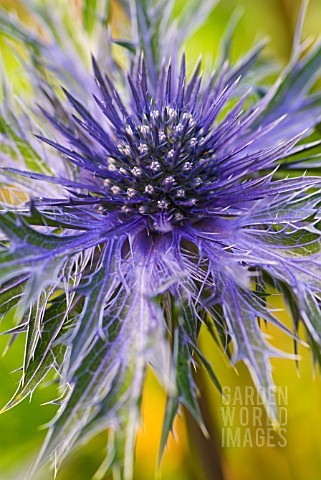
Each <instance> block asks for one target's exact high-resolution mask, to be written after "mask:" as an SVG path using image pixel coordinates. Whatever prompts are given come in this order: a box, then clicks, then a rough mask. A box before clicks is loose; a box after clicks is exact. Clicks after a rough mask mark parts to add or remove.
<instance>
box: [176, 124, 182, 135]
mask: <svg viewBox="0 0 321 480" xmlns="http://www.w3.org/2000/svg"><path fill="white" fill-rule="evenodd" d="M183 128H184V127H183V125H182V124H181V123H179V124H178V125H177V126H176V127H175V132H176V133H182V131H183Z"/></svg>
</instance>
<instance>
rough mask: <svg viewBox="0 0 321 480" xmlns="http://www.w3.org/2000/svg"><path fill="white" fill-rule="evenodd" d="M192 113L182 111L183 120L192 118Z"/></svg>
mask: <svg viewBox="0 0 321 480" xmlns="http://www.w3.org/2000/svg"><path fill="white" fill-rule="evenodd" d="M192 118H193V115H192V114H191V113H187V112H185V113H183V120H192Z"/></svg>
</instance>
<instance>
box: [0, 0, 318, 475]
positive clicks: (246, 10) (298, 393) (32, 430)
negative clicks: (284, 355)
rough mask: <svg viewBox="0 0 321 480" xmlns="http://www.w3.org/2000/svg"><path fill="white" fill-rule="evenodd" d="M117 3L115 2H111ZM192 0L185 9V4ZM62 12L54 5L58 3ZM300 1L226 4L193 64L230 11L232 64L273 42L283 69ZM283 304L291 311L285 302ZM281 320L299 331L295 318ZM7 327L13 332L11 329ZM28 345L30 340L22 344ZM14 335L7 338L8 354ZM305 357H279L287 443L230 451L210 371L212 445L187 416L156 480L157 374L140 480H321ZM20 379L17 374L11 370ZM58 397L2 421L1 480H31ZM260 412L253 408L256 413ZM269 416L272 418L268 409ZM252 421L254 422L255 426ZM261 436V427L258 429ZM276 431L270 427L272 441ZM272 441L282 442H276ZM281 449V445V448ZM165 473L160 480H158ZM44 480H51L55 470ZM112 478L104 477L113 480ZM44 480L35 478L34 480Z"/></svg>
mask: <svg viewBox="0 0 321 480" xmlns="http://www.w3.org/2000/svg"><path fill="white" fill-rule="evenodd" d="M112 1H114V0H112ZM183 3H184V0H180V1H179V2H178V7H177V8H179V6H180V5H182V4H183ZM0 5H1V6H5V7H7V8H15V7H17V8H19V2H18V1H13V0H0ZM52 5H53V8H55V1H54V0H53V1H52ZM299 5H300V1H299V0H221V2H220V3H219V5H218V6H217V7H216V8H215V10H214V12H213V14H212V15H211V16H210V18H209V19H208V20H207V21H206V23H205V25H204V26H203V27H202V28H201V29H200V30H199V31H198V32H196V33H195V34H194V35H193V37H192V39H191V40H190V41H189V42H188V44H187V46H186V50H187V55H188V59H189V60H190V61H191V63H192V61H193V60H194V59H196V58H197V57H198V56H199V54H200V53H203V55H204V58H205V60H206V62H207V63H210V62H211V61H212V59H213V58H215V55H216V53H217V46H218V43H219V39H220V37H221V35H222V33H223V31H224V29H225V27H226V23H227V21H228V19H229V17H230V15H231V13H232V12H233V11H234V10H235V9H236V8H238V9H240V10H241V11H243V16H242V17H241V19H240V22H239V25H238V27H237V30H236V34H235V41H234V48H233V57H234V58H235V59H236V58H237V57H238V56H239V55H240V54H241V53H242V52H245V51H246V50H247V49H248V48H249V47H250V46H251V45H253V43H255V42H256V41H257V40H259V39H261V38H264V37H269V38H270V42H269V44H268V46H267V48H266V50H265V55H266V56H267V57H269V58H273V59H274V60H278V61H279V62H280V63H281V64H284V63H285V62H286V61H287V59H288V58H289V54H290V52H291V44H292V38H293V32H294V28H295V22H296V17H297V13H298V9H299ZM320 25H321V2H320V0H311V1H310V5H309V8H308V12H307V18H306V21H305V27H304V37H305V38H306V37H308V36H309V35H312V37H314V38H315V37H317V36H318V35H319V33H320ZM0 46H1V49H2V54H3V55H4V56H5V57H6V61H7V62H8V65H9V68H10V72H9V80H10V82H11V83H12V84H13V85H14V88H15V89H16V90H17V91H18V92H20V93H21V92H23V91H24V89H26V88H27V87H26V84H25V83H24V81H23V80H22V69H21V66H20V65H19V63H18V62H16V60H15V59H14V58H13V57H12V56H11V55H10V50H9V49H8V47H6V46H5V45H4V44H3V43H2V44H0ZM275 304H276V306H278V307H280V308H281V307H282V305H281V304H280V300H279V299H278V298H277V297H276V298H275ZM280 317H282V320H283V321H285V322H287V323H288V324H290V322H289V319H288V318H287V316H286V313H285V312H283V313H280ZM4 328H5V326H4ZM267 334H268V335H269V336H270V338H271V342H272V343H273V345H275V346H277V347H279V348H282V349H284V350H286V351H288V352H292V351H293V344H292V340H291V339H289V338H287V337H286V336H285V335H283V334H281V333H280V332H278V331H276V330H275V329H274V328H269V330H268V332H267ZM20 340H21V341H20ZM20 340H17V341H16V342H15V343H14V344H13V346H12V347H11V349H10V350H9V351H8V352H7V353H6V355H5V356H4V357H3V358H2V359H1V362H0V375H1V376H0V379H1V386H0V404H1V405H4V404H5V403H6V402H7V401H8V399H9V398H10V396H11V395H12V393H13V391H14V388H15V386H17V384H18V381H19V377H20V374H19V372H13V371H14V370H16V369H18V368H19V367H20V366H21V362H22V355H23V342H22V339H20ZM6 341H7V339H6V338H3V337H1V338H0V348H1V351H3V350H4V349H5V346H6ZM201 345H202V347H203V349H204V351H205V352H206V354H207V355H208V357H209V358H210V360H211V362H212V363H213V366H214V369H215V371H216V372H218V376H219V379H220V381H221V384H222V385H223V386H228V387H230V388H231V389H232V391H233V389H234V391H235V389H236V387H238V386H241V387H242V388H244V387H246V386H251V385H252V382H251V379H250V376H249V373H248V372H247V369H246V367H245V366H244V365H241V364H240V365H237V371H236V370H234V369H233V368H231V367H230V366H228V365H227V362H226V359H224V357H223V355H222V354H221V352H219V351H218V349H217V348H216V346H215V345H214V344H213V343H212V342H211V340H210V339H209V338H208V335H207V334H206V332H205V331H203V332H202V334H201ZM299 353H300V356H301V359H300V361H299V370H300V374H299V375H298V371H297V367H296V365H295V362H293V361H290V360H282V359H279V360H275V361H274V362H273V373H274V379H275V381H276V384H277V385H279V386H281V387H283V388H287V389H288V401H287V405H286V413H287V419H286V420H287V422H286V425H285V428H286V433H285V438H286V443H287V444H286V446H285V447H280V446H277V445H271V446H266V445H265V446H263V447H260V446H255V445H253V446H237V447H229V448H224V447H222V439H221V435H222V428H223V420H224V411H225V412H226V408H227V407H225V406H224V405H223V403H222V399H221V397H220V395H219V393H218V392H217V391H216V390H215V388H214V387H213V386H212V385H211V384H210V382H209V381H208V379H207V378H206V376H205V375H204V374H203V372H198V374H197V375H198V384H199V388H200V396H201V397H200V401H201V406H202V409H203V413H204V417H205V419H206V423H207V427H208V430H209V432H210V433H211V439H210V440H205V439H204V438H203V437H202V435H201V434H200V432H199V431H198V429H197V427H195V425H194V424H193V421H192V420H191V419H190V418H189V417H188V416H186V415H185V413H184V412H183V411H182V412H181V415H180V418H179V419H178V420H177V421H176V423H175V429H174V437H175V438H171V439H170V441H169V443H168V446H167V448H166V452H165V455H164V460H163V463H162V466H161V469H160V472H158V473H157V474H155V466H156V461H157V451H158V446H159V438H160V432H161V422H162V417H163V413H164V407H165V397H164V394H163V392H162V391H161V388H160V387H159V385H158V383H157V381H156V379H155V378H154V377H153V376H152V374H149V376H148V379H147V384H146V390H145V394H144V399H143V426H142V428H141V431H140V433H139V438H138V444H137V464H136V471H135V479H136V480H151V479H153V478H160V479H162V480H172V479H174V480H210V479H211V480H223V479H224V480H252V479H253V480H256V479H260V480H271V479H273V480H319V479H320V478H321V441H320V431H321V378H320V374H319V372H318V371H314V370H313V366H312V364H311V358H310V354H309V351H308V350H307V348H305V347H304V346H300V347H299ZM12 372H13V373H12ZM55 394H56V391H55V386H54V385H48V386H47V387H46V388H42V389H40V390H38V392H36V393H35V395H34V397H33V398H32V400H31V402H28V401H24V402H22V403H21V404H20V405H19V406H18V407H16V408H15V409H14V410H11V411H9V412H7V413H5V414H4V415H2V416H0V452H1V453H0V480H22V479H23V478H24V476H25V474H26V472H27V470H28V468H29V467H30V465H31V464H32V461H33V460H34V459H35V457H36V454H37V451H38V450H39V448H40V446H41V443H42V441H43V439H44V436H45V430H44V429H43V428H39V427H40V426H43V425H45V424H46V423H48V422H49V421H50V419H51V418H52V416H53V415H54V413H55V411H56V408H55V407H54V406H53V405H46V406H41V404H42V403H45V402H48V401H49V400H50V399H52V398H53V397H54V396H55ZM240 408H241V407H240V406H238V407H237V415H236V420H235V422H234V423H233V428H235V429H237V428H238V427H239V426H240V418H239V416H238V415H239V413H240ZM250 408H251V407H249V409H250ZM262 415H263V418H264V415H265V414H264V412H263V411H262ZM249 423H251V422H249ZM252 430H253V427H252ZM267 430H268V427H267V428H266V434H267ZM272 443H273V442H272ZM275 443H277V442H275ZM105 444H106V434H104V433H103V434H100V435H99V436H97V437H96V438H95V439H93V440H92V441H91V442H90V443H89V444H88V445H87V446H85V447H83V448H82V449H81V450H79V451H78V452H76V453H75V454H74V455H73V456H72V457H71V458H70V459H69V460H67V461H65V463H64V464H63V465H62V468H61V470H60V471H59V472H58V474H57V480H73V479H77V480H90V479H91V478H92V476H93V475H94V473H95V471H96V470H97V468H98V467H99V464H100V462H101V461H102V460H103V458H104V454H105ZM155 475H156V476H155ZM37 478H38V479H39V480H46V479H49V478H52V475H49V474H48V473H47V472H46V471H43V472H40V473H39V476H38V477H37ZM108 478H109V477H107V476H105V477H104V479H105V480H107V479H108ZM35 480H36V479H35Z"/></svg>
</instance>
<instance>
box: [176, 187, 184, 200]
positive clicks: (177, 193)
mask: <svg viewBox="0 0 321 480" xmlns="http://www.w3.org/2000/svg"><path fill="white" fill-rule="evenodd" d="M176 197H178V198H182V197H185V190H184V189H183V188H179V189H178V190H177V192H176Z"/></svg>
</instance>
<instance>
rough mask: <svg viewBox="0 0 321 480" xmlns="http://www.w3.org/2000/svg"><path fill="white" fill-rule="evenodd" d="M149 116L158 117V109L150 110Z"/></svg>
mask: <svg viewBox="0 0 321 480" xmlns="http://www.w3.org/2000/svg"><path fill="white" fill-rule="evenodd" d="M150 116H151V117H152V118H157V117H159V111H158V110H153V111H152V112H150Z"/></svg>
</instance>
